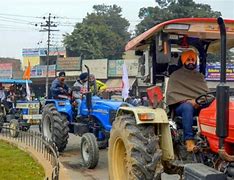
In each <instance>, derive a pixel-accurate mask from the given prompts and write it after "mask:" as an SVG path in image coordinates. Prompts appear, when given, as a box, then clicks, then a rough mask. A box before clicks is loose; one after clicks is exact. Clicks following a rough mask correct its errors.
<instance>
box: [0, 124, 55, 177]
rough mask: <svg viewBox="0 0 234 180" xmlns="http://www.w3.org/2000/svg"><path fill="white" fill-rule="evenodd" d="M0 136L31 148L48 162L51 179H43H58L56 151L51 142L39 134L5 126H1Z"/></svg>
mask: <svg viewBox="0 0 234 180" xmlns="http://www.w3.org/2000/svg"><path fill="white" fill-rule="evenodd" d="M0 128H1V127H0ZM12 133H17V134H18V135H17V137H12ZM0 136H2V137H3V138H4V139H5V140H9V141H13V142H16V143H17V142H19V143H22V144H23V145H25V146H26V147H31V148H33V149H34V150H35V151H36V152H37V153H41V154H42V155H43V157H44V159H45V160H47V161H49V163H50V164H51V166H52V172H51V178H49V177H45V179H47V180H48V179H52V180H58V179H59V159H58V157H59V152H58V149H57V147H56V145H55V144H54V143H53V142H51V141H50V140H48V139H46V138H45V137H43V135H42V134H41V133H39V132H35V131H21V130H15V129H11V128H9V127H7V126H3V127H2V131H1V133H0Z"/></svg>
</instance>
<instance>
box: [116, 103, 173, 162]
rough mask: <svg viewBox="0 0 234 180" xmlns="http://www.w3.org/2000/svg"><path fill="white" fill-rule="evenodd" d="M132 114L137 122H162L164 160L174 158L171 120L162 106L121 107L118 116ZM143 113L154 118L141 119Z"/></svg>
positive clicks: (161, 142)
mask: <svg viewBox="0 0 234 180" xmlns="http://www.w3.org/2000/svg"><path fill="white" fill-rule="evenodd" d="M126 114H132V115H133V116H134V118H135V119H136V124H160V134H161V136H160V148H161V149H162V153H163V154H162V160H164V161H170V160H173V159H174V150H173V143H172V137H171V131H170V127H169V121H168V117H167V114H166V112H165V110H164V109H162V108H156V109H152V108H148V107H143V106H138V107H120V108H119V110H118V112H117V114H116V117H118V116H122V115H126ZM141 114H150V117H152V119H150V120H148V121H146V120H144V121H141V120H140V118H139V117H140V115H141Z"/></svg>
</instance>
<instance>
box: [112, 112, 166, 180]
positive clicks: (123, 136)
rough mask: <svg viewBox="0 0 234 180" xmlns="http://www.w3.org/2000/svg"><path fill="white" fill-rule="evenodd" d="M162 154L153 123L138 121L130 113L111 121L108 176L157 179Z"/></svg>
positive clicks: (159, 172) (114, 177)
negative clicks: (137, 122)
mask: <svg viewBox="0 0 234 180" xmlns="http://www.w3.org/2000/svg"><path fill="white" fill-rule="evenodd" d="M161 156H162V151H161V150H160V148H159V138H158V137H157V136H156V135H155V127H154V126H153V125H152V124H143V125H137V124H136V121H135V118H134V117H132V116H130V115H124V116H120V117H118V118H117V119H116V120H115V121H114V123H113V127H112V130H111V134H110V139H109V150H108V163H109V164H108V166H109V177H110V180H118V179H121V180H125V179H126V180H129V179H131V180H136V179H139V180H145V179H147V180H152V179H160V176H161V172H162V165H161Z"/></svg>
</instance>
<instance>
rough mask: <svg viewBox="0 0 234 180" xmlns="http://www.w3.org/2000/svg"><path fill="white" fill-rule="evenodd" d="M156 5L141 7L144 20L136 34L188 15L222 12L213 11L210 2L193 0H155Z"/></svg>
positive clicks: (210, 14)
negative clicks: (204, 2)
mask: <svg viewBox="0 0 234 180" xmlns="http://www.w3.org/2000/svg"><path fill="white" fill-rule="evenodd" d="M155 1H156V3H157V6H156V7H147V8H141V9H140V11H139V15H138V16H139V18H140V19H142V21H141V22H140V23H139V24H138V25H137V29H136V34H140V33H142V32H144V31H146V30H147V29H150V28H151V27H153V26H155V25H156V24H159V23H161V22H163V21H167V20H170V19H176V18H186V17H218V16H221V13H220V12H218V11H213V10H212V9H211V7H210V5H208V4H200V3H195V2H194V1H193V0H155Z"/></svg>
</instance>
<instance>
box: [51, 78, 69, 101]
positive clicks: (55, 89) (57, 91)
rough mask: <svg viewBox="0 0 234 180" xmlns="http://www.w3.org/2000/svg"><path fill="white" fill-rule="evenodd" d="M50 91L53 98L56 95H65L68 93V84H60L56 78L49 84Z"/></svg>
mask: <svg viewBox="0 0 234 180" xmlns="http://www.w3.org/2000/svg"><path fill="white" fill-rule="evenodd" d="M61 88H63V90H61ZM50 91H51V95H52V97H53V98H55V97H57V96H58V95H66V94H67V93H68V86H67V85H66V84H64V86H62V85H61V83H60V82H59V79H58V78H56V79H55V80H53V82H52V84H51V87H50Z"/></svg>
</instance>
